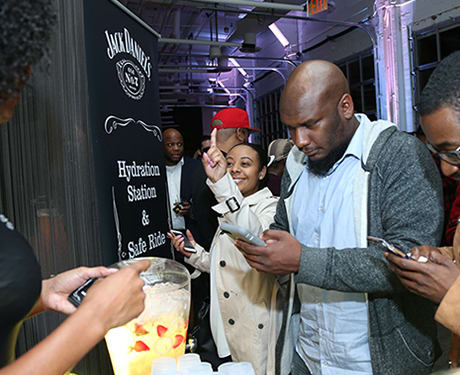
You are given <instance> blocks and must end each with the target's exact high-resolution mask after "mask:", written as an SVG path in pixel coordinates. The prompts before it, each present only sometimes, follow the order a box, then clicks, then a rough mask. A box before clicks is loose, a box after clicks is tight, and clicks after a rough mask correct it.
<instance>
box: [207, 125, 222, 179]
mask: <svg viewBox="0 0 460 375" xmlns="http://www.w3.org/2000/svg"><path fill="white" fill-rule="evenodd" d="M216 137H217V129H214V130H213V131H212V133H211V147H210V148H209V150H208V151H207V152H205V153H204V154H203V158H202V159H201V161H202V163H203V167H204V170H205V172H206V175H207V176H208V178H209V179H210V180H211V181H212V182H213V183H215V182H217V181H219V180H220V179H221V178H222V177H224V176H225V173H227V160H226V159H225V157H224V154H223V153H222V151H220V150H219V149H218V148H217V142H216Z"/></svg>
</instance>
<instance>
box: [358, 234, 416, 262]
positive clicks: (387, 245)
mask: <svg viewBox="0 0 460 375" xmlns="http://www.w3.org/2000/svg"><path fill="white" fill-rule="evenodd" d="M367 239H368V240H370V241H373V242H377V243H378V244H380V245H382V246H383V247H384V248H385V250H388V251H390V252H391V253H393V254H395V255H397V256H399V257H401V258H406V259H413V258H412V255H411V254H410V253H407V254H406V253H405V252H403V251H401V250H399V249H397V248H396V247H394V246H393V245H392V244H390V243H389V242H387V241H385V240H384V239H383V238H379V237H373V236H368V237H367Z"/></svg>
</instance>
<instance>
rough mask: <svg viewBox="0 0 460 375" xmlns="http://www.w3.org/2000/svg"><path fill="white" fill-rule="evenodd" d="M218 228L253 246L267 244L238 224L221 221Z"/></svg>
mask: <svg viewBox="0 0 460 375" xmlns="http://www.w3.org/2000/svg"><path fill="white" fill-rule="evenodd" d="M220 229H221V230H222V231H223V232H225V233H227V234H228V235H229V236H230V237H231V238H233V239H234V240H242V241H245V242H247V243H250V244H251V245H254V246H266V245H267V244H266V243H265V242H264V241H262V240H261V239H260V238H259V237H257V236H256V235H254V234H253V233H251V232H249V231H248V230H247V229H246V228H243V227H240V226H238V225H233V224H227V223H222V224H221V225H220Z"/></svg>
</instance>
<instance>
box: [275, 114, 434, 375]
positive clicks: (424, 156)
mask: <svg viewBox="0 0 460 375" xmlns="http://www.w3.org/2000/svg"><path fill="white" fill-rule="evenodd" d="M366 120H367V118H366ZM367 122H368V123H370V122H369V120H367ZM369 150H370V151H369V153H368V156H367V158H365V157H363V158H362V160H361V167H362V169H363V170H364V171H365V172H368V189H367V197H366V198H367V210H368V211H367V226H366V228H367V234H368V235H372V236H377V237H381V238H384V239H386V240H387V241H388V242H390V243H392V244H394V245H395V246H396V247H398V248H399V249H401V250H403V251H405V252H408V251H410V250H411V248H412V247H413V246H415V245H421V244H428V245H433V246H435V245H437V244H438V242H439V240H440V238H441V231H442V221H443V210H442V186H441V180H440V176H439V172H438V170H437V168H436V166H435V164H434V162H433V159H432V157H431V155H430V154H429V152H428V151H427V149H426V147H425V146H424V145H423V144H422V143H421V142H420V141H419V140H418V139H416V138H415V137H413V136H410V135H408V134H405V133H402V132H400V131H398V130H397V129H396V128H395V127H387V128H386V129H384V130H383V131H381V132H380V133H379V134H378V136H376V137H375V140H374V141H373V142H372V144H371V145H370V146H369ZM293 152H297V153H299V152H300V151H299V150H298V149H296V150H293ZM305 162H306V159H305V158H304V159H303V161H302V163H301V164H303V165H304V164H305ZM297 177H298V176H297ZM296 182H297V181H293V180H291V175H290V170H289V169H288V168H287V169H286V171H285V173H284V176H283V182H282V187H281V199H280V201H279V202H278V206H277V213H276V215H275V223H274V224H273V225H272V229H280V230H286V231H289V229H290V228H289V215H288V212H287V210H286V205H285V200H286V199H288V197H290V196H291V195H292V193H293V191H294V186H295V184H296ZM365 191H366V190H365ZM305 194H308V192H305ZM383 254H384V252H383V251H382V248H381V247H380V246H377V245H374V244H369V245H368V246H367V247H365V248H364V247H363V248H353V249H343V250H340V251H336V250H335V249H334V248H327V249H324V248H322V249H319V248H310V247H306V246H302V254H301V260H300V266H299V271H298V272H297V273H296V274H295V275H294V277H291V278H290V281H288V282H285V283H284V284H282V283H280V284H281V285H280V291H279V294H278V299H279V300H278V302H277V304H278V306H283V307H284V314H283V321H282V325H281V330H280V335H279V338H278V341H277V344H276V373H277V374H284V373H286V363H284V364H282V361H284V362H286V358H284V357H285V353H286V348H285V346H287V345H292V343H293V342H292V341H290V339H288V338H287V336H289V335H287V334H286V332H287V331H289V332H292V331H294V332H296V329H295V324H294V323H293V324H291V328H290V329H288V330H287V331H286V324H287V323H288V321H289V320H288V318H290V316H288V315H291V314H290V312H291V311H292V312H293V313H294V314H295V313H296V312H298V310H299V302H298V300H297V293H293V292H292V291H293V290H294V288H293V281H295V283H296V284H297V283H305V284H309V285H313V286H316V287H320V288H323V289H328V290H339V291H343V292H362V293H366V294H367V301H368V314H369V346H370V352H371V360H372V368H373V373H374V375H390V374H400V375H403V374H404V375H408V374H429V373H430V372H431V368H432V365H433V363H434V361H435V360H436V358H437V357H438V356H439V354H440V349H439V345H438V342H437V332H436V326H435V323H434V320H433V316H434V311H435V306H434V305H433V304H432V303H431V302H429V301H427V300H425V299H423V298H421V297H418V296H416V295H414V294H411V293H409V292H408V291H407V290H406V289H404V287H403V286H402V284H401V283H400V282H399V280H398V279H397V277H396V276H395V275H394V274H393V272H392V271H391V269H390V267H389V265H388V262H387V261H386V260H385V258H384V256H383ZM289 290H291V301H290V303H286V302H287V300H289ZM293 295H294V298H295V300H294V301H292V297H293ZM283 298H284V300H283ZM292 305H293V307H292ZM288 311H289V312H288ZM294 320H295V319H294ZM291 321H292V320H291ZM288 324H289V323H288ZM282 357H283V358H282ZM288 361H290V360H289V359H288ZM283 368H284V371H282V369H283Z"/></svg>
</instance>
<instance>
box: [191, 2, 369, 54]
mask: <svg viewBox="0 0 460 375" xmlns="http://www.w3.org/2000/svg"><path fill="white" fill-rule="evenodd" d="M189 5H190V4H189ZM201 9H204V10H217V11H219V12H224V13H237V14H250V15H254V16H264V17H273V18H284V19H290V20H299V21H307V22H310V21H311V22H320V23H328V24H331V25H335V26H344V27H345V26H347V27H356V28H358V29H361V30H363V31H364V32H366V34H367V35H368V36H369V38H370V40H371V42H372V44H373V45H375V44H376V41H375V37H374V35H372V33H371V32H370V30H369V28H368V27H367V25H366V22H367V20H364V21H361V22H349V21H341V20H335V19H328V18H316V17H307V16H305V17H303V16H294V15H288V14H281V13H267V12H261V11H257V10H253V11H248V10H243V9H230V8H218V7H201Z"/></svg>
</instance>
